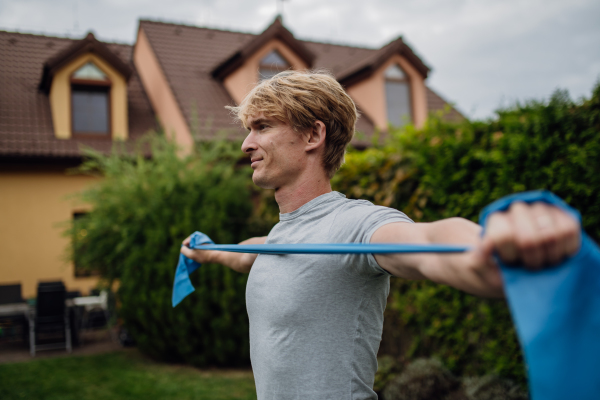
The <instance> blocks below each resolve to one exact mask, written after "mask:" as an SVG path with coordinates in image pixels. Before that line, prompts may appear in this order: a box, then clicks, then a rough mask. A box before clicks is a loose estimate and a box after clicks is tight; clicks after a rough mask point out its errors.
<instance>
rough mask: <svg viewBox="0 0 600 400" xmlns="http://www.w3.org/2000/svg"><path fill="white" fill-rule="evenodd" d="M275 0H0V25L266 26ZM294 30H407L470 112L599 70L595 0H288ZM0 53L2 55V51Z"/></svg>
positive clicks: (115, 30)
mask: <svg viewBox="0 0 600 400" xmlns="http://www.w3.org/2000/svg"><path fill="white" fill-rule="evenodd" d="M278 4H279V5H280V2H278V1H276V0H194V1H191V0H170V1H165V0H94V1H91V0H52V1H48V0H0V29H2V30H9V31H19V32H33V33H44V34H46V35H56V36H69V37H81V36H83V35H84V34H85V33H86V32H87V31H90V30H91V31H93V32H94V33H95V34H96V36H97V37H98V38H99V39H100V40H105V41H116V42H123V43H133V42H134V40H135V34H136V30H137V24H138V19H140V18H144V19H152V20H161V21H168V22H178V23H185V24H188V25H198V26H209V27H215V28H221V29H230V30H236V31H243V32H252V33H259V32H261V31H262V30H263V29H264V28H265V27H266V26H268V25H269V24H270V23H271V22H272V20H273V18H274V17H275V15H276V13H277V10H278ZM283 15H284V23H285V25H286V26H287V27H288V28H289V29H290V30H291V31H292V32H293V33H294V35H295V36H296V37H297V38H300V39H309V40H317V41H323V42H333V43H343V44H352V45H358V46H366V47H380V46H382V45H384V44H386V43H387V42H389V41H391V40H393V39H395V38H396V37H398V36H400V35H402V36H403V38H404V40H405V42H407V43H408V44H409V45H411V47H412V48H413V50H414V51H415V52H416V53H417V54H418V55H419V56H420V57H421V58H422V59H423V60H424V61H425V63H426V64H427V65H429V66H430V67H431V68H432V70H433V71H432V73H431V74H430V77H429V79H428V81H429V85H430V86H431V87H432V88H433V89H435V90H436V91H438V92H439V93H440V94H441V95H442V96H443V97H445V98H446V99H447V100H449V101H452V102H454V103H455V104H456V106H457V107H458V109H459V110H461V111H462V112H463V113H465V114H466V115H468V116H470V117H475V118H487V117H490V116H493V112H494V110H495V109H496V108H497V107H499V106H506V105H509V104H511V103H514V102H515V101H517V100H521V101H522V100H526V99H531V98H536V99H545V98H548V96H549V95H550V94H551V93H552V92H553V91H554V90H555V89H556V88H562V89H568V90H569V92H570V93H571V96H572V97H573V98H579V97H581V96H589V95H590V93H591V89H592V87H593V85H594V83H595V82H597V81H598V79H600V1H598V0H568V1H567V0H495V1H492V0H369V1H365V0H286V1H285V2H284V3H283ZM0 56H1V55H0Z"/></svg>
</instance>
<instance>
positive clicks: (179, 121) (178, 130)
mask: <svg viewBox="0 0 600 400" xmlns="http://www.w3.org/2000/svg"><path fill="white" fill-rule="evenodd" d="M133 61H134V63H135V68H136V69H137V72H138V74H139V76H140V79H141V80H142V84H143V85H144V90H145V91H146V94H147V95H148V98H149V99H150V103H152V109H153V110H154V112H155V113H156V115H157V116H158V119H159V122H160V124H161V125H162V127H163V128H164V130H165V133H166V134H167V135H168V136H169V137H170V138H172V139H174V140H175V142H176V143H177V144H178V145H180V146H181V148H182V152H183V153H184V154H185V153H188V152H189V151H190V150H191V149H192V146H193V144H194V139H193V138H192V134H191V131H190V129H189V127H188V124H187V122H186V120H185V117H184V116H183V110H181V109H180V108H179V104H178V103H177V100H176V99H175V94H173V91H172V90H171V86H170V85H169V81H168V80H167V77H166V75H165V73H164V71H163V70H162V67H161V66H160V63H159V62H158V58H157V57H156V54H155V53H154V50H153V49H152V45H151V44H150V41H149V40H148V37H147V36H146V33H145V32H144V30H143V29H140V30H139V31H138V37H137V41H136V43H135V47H134V49H133Z"/></svg>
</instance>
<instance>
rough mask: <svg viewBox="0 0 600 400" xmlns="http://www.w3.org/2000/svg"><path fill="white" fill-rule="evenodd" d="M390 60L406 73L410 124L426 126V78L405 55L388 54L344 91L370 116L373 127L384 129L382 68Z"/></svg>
mask: <svg viewBox="0 0 600 400" xmlns="http://www.w3.org/2000/svg"><path fill="white" fill-rule="evenodd" d="M393 63H397V64H399V65H400V67H401V68H402V70H404V72H405V73H406V75H407V76H408V80H409V85H410V95H411V105H412V118H413V123H414V124H415V126H416V127H417V128H422V127H423V125H425V121H426V119H427V113H428V110H427V90H426V88H425V79H424V78H423V76H422V75H421V74H420V73H419V72H418V71H417V70H416V68H415V67H413V66H412V65H411V64H410V63H409V62H408V61H407V60H406V58H404V57H402V56H400V55H398V54H396V55H394V56H392V57H390V59H389V60H388V61H386V62H385V63H384V64H383V65H382V66H381V67H379V68H378V69H377V71H375V72H374V73H373V75H371V76H370V77H369V78H367V79H364V80H362V81H360V82H358V83H356V84H354V85H352V86H350V87H348V88H347V89H346V90H347V92H348V94H349V95H350V97H352V99H353V100H354V101H355V102H356V104H357V105H358V106H359V107H360V109H361V110H362V111H363V112H364V113H365V114H367V115H368V116H369V118H371V120H372V121H373V122H374V123H375V126H376V127H377V128H378V129H380V130H382V131H387V128H388V116H387V107H386V103H385V102H386V99H385V71H386V70H387V69H388V67H389V66H390V65H392V64H393Z"/></svg>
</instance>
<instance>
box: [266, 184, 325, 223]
mask: <svg viewBox="0 0 600 400" xmlns="http://www.w3.org/2000/svg"><path fill="white" fill-rule="evenodd" d="M329 192H331V183H329V179H327V178H326V177H324V176H322V177H319V178H312V179H310V178H308V179H301V180H299V181H298V182H297V183H295V184H293V185H290V186H284V187H281V188H278V189H276V190H275V201H277V204H278V205H279V212H280V213H281V214H286V213H289V212H292V211H295V210H297V209H299V208H300V207H302V206H303V205H305V204H306V203H308V202H309V201H311V200H312V199H316V198H317V197H319V196H321V195H322V194H325V193H329Z"/></svg>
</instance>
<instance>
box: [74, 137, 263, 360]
mask: <svg viewBox="0 0 600 400" xmlns="http://www.w3.org/2000/svg"><path fill="white" fill-rule="evenodd" d="M143 149H144V147H142V150H143ZM148 150H150V151H151V154H152V158H148V157H144V151H140V152H139V153H138V154H137V155H136V156H133V157H131V156H127V155H125V154H123V153H119V152H114V154H113V155H111V156H102V155H100V154H96V153H89V156H90V158H89V159H88V161H86V162H85V163H84V164H83V166H82V168H81V170H83V171H85V172H87V173H92V174H100V175H102V176H104V179H103V180H102V181H101V183H100V184H99V185H97V186H94V187H93V188H91V189H89V190H87V191H86V192H84V193H83V198H84V200H86V201H87V202H89V203H90V204H91V205H92V206H93V211H92V212H91V213H89V214H88V215H86V216H85V217H83V218H81V219H78V220H77V221H76V223H75V226H74V227H73V230H72V231H71V232H70V234H72V235H73V236H74V237H75V240H74V250H75V251H74V255H75V258H76V260H77V263H78V264H79V265H82V266H85V267H87V268H91V269H95V270H98V271H100V272H101V274H102V276H103V277H104V278H105V279H106V280H107V281H108V282H112V281H115V280H118V282H119V289H118V298H119V301H120V317H121V318H122V319H123V320H124V322H125V324H126V326H127V328H128V330H129V332H130V333H131V334H132V335H133V336H134V338H135V340H136V341H137V343H138V346H139V348H140V349H141V350H143V351H144V352H146V353H147V354H150V355H152V356H154V357H156V358H159V359H163V360H169V361H185V362H189V363H192V364H195V365H239V364H248V362H249V343H248V320H247V315H246V309H245V300H244V292H245V285H246V279H247V276H246V275H243V274H238V273H236V272H233V271H232V270H230V269H228V268H223V267H222V266H220V265H210V264H208V265H203V266H202V268H200V270H199V271H198V272H197V273H194V274H193V275H192V282H193V284H194V286H195V287H196V289H197V290H196V292H195V293H194V295H193V296H190V297H189V298H186V299H185V301H184V302H182V303H181V304H180V305H179V306H178V307H177V308H175V309H173V308H172V307H171V290H172V285H173V276H174V271H175V266H176V264H177V260H178V256H179V248H180V246H181V241H182V240H183V239H184V238H185V237H186V236H188V235H189V234H190V233H192V232H193V231H195V230H201V231H202V232H205V233H206V234H208V235H209V236H210V237H211V238H212V239H213V240H215V241H216V242H217V243H236V242H238V241H241V240H243V239H244V238H247V237H248V236H250V235H254V234H259V233H264V232H265V231H267V232H268V229H269V227H268V226H266V225H263V226H260V225H256V224H253V225H252V228H251V227H250V226H249V224H248V220H249V217H250V216H251V215H252V201H251V198H252V195H253V194H252V192H251V190H252V189H251V180H250V169H249V168H247V167H243V168H242V167H239V166H236V164H237V162H238V160H239V144H238V143H231V142H229V141H216V142H211V143H204V144H198V148H197V151H195V152H194V153H193V154H192V155H190V156H187V157H180V156H178V152H177V149H176V148H175V146H174V145H173V144H170V143H169V142H168V141H167V140H166V139H164V138H163V137H162V136H161V135H153V136H151V137H150V139H149V140H148V142H147V143H146V146H145V152H146V153H148Z"/></svg>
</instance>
